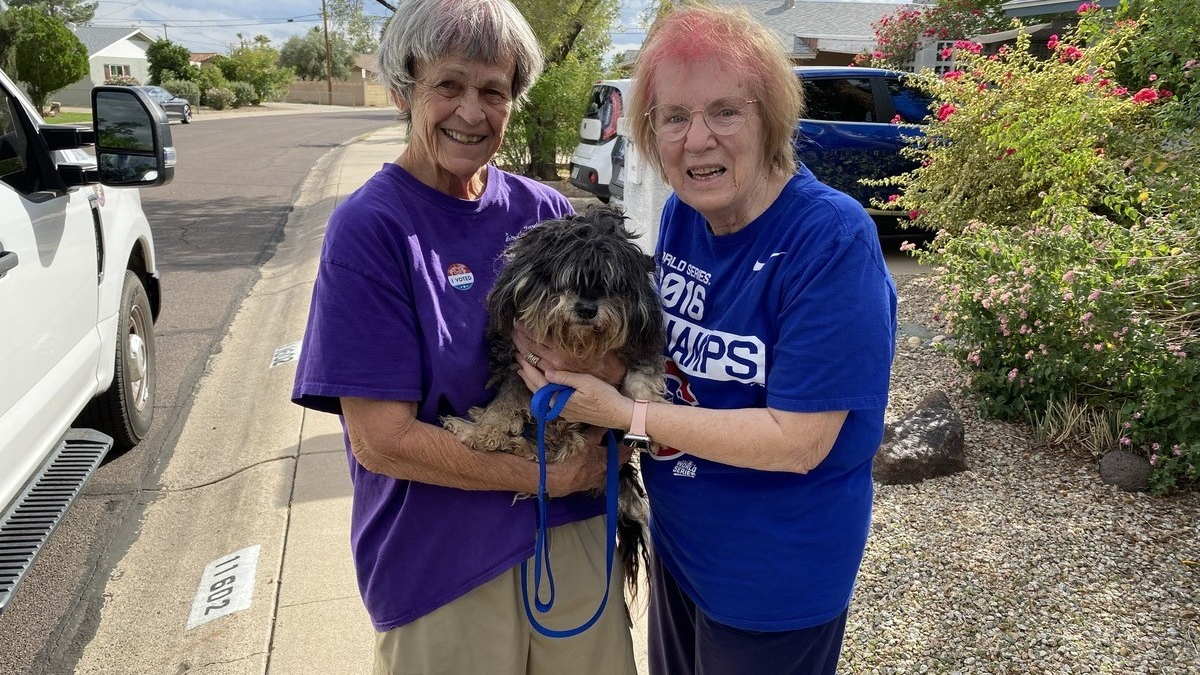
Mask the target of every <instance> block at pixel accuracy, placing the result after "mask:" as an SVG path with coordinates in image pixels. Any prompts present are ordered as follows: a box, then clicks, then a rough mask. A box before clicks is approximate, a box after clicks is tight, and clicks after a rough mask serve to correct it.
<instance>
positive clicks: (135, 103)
mask: <svg viewBox="0 0 1200 675" xmlns="http://www.w3.org/2000/svg"><path fill="white" fill-rule="evenodd" d="M92 119H94V120H95V125H96V126H95V128H96V166H97V168H98V169H99V171H100V182H101V183H102V184H104V185H108V186H111V187H151V186H155V185H166V184H167V183H170V182H171V179H173V178H174V177H175V146H174V145H173V144H172V143H171V127H170V124H169V123H168V121H167V115H166V113H164V112H163V110H162V108H160V107H159V106H158V104H157V103H155V102H154V101H152V100H150V97H149V96H147V95H146V94H145V93H144V92H142V91H140V90H138V89H134V88H132V87H119V86H112V85H104V86H99V87H95V88H93V89H92Z"/></svg>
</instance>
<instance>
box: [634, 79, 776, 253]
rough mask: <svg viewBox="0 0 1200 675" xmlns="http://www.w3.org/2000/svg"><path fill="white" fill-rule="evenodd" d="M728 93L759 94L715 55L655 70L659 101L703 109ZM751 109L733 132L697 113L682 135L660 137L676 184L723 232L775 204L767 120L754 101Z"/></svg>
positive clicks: (671, 179)
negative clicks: (766, 149)
mask: <svg viewBox="0 0 1200 675" xmlns="http://www.w3.org/2000/svg"><path fill="white" fill-rule="evenodd" d="M726 97H732V98H736V99H742V100H751V99H754V98H756V97H755V96H754V94H753V92H752V91H751V90H750V87H749V85H748V83H747V82H746V80H745V78H743V77H742V76H741V75H739V74H738V73H736V72H734V71H731V70H726V69H725V67H724V66H723V65H722V64H721V63H720V62H719V61H717V60H715V59H708V60H704V61H699V62H697V61H691V60H686V59H676V60H673V61H669V62H667V63H664V64H663V65H662V66H661V67H660V68H659V70H658V71H657V72H656V73H655V81H654V97H653V100H654V102H655V104H678V105H682V106H683V107H685V108H687V109H688V110H701V109H703V108H704V107H705V106H707V105H708V104H709V103H711V102H713V101H715V100H717V99H721V98H726ZM746 113H747V114H746V123H745V125H744V126H742V128H741V129H739V130H737V131H736V132H734V133H732V134H730V135H728V136H720V135H717V134H714V133H713V132H712V130H711V129H709V128H708V125H706V124H705V123H704V120H703V115H702V114H701V113H696V114H695V115H693V117H692V124H691V127H690V128H689V129H688V131H687V134H686V135H685V136H684V137H683V138H681V139H679V140H675V141H664V140H662V139H661V138H659V139H657V141H656V142H657V143H658V152H659V156H660V157H661V158H662V164H663V168H664V169H665V171H666V174H667V182H668V183H670V185H671V188H672V189H674V190H675V193H676V194H677V195H679V198H680V199H681V200H683V202H684V203H685V204H687V205H688V206H691V207H692V208H694V209H696V210H697V211H699V212H700V214H701V215H703V216H704V217H705V219H707V220H708V222H709V225H710V227H712V229H713V231H714V232H717V233H719V234H720V233H724V232H726V231H735V230H737V229H740V228H741V227H744V226H745V225H746V224H748V223H749V221H750V220H751V219H752V218H753V217H757V215H758V214H760V213H762V212H763V211H764V210H765V209H766V207H767V206H769V204H770V201H769V198H768V194H767V190H766V189H765V188H766V187H767V183H768V182H769V180H768V178H769V172H768V171H767V170H766V169H765V162H764V153H763V141H762V121H761V118H760V117H759V115H758V110H757V107H756V106H755V105H753V104H751V105H750V106H749V107H748V108H747V110H746ZM772 198H773V197H772ZM760 202H762V203H760Z"/></svg>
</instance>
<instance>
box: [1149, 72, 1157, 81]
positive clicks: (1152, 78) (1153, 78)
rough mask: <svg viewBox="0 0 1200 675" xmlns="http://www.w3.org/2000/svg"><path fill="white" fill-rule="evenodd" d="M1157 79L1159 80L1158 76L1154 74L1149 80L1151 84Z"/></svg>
mask: <svg viewBox="0 0 1200 675" xmlns="http://www.w3.org/2000/svg"><path fill="white" fill-rule="evenodd" d="M1157 79H1158V75H1155V74H1154V73H1150V77H1149V80H1150V81H1151V82H1153V81H1155V80H1157Z"/></svg>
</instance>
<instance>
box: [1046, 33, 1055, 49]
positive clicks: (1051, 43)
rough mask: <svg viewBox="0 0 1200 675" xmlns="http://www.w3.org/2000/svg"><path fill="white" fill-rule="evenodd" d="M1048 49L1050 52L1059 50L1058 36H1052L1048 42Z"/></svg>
mask: <svg viewBox="0 0 1200 675" xmlns="http://www.w3.org/2000/svg"><path fill="white" fill-rule="evenodd" d="M1046 49H1049V50H1050V51H1054V50H1055V49H1058V36H1057V35H1051V36H1050V39H1049V40H1046Z"/></svg>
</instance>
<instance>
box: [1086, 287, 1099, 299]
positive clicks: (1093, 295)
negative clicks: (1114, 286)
mask: <svg viewBox="0 0 1200 675" xmlns="http://www.w3.org/2000/svg"><path fill="white" fill-rule="evenodd" d="M1098 297H1100V289H1099V288H1097V289H1095V290H1093V291H1092V292H1091V293H1089V294H1088V300H1091V301H1095V300H1096V298H1098Z"/></svg>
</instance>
